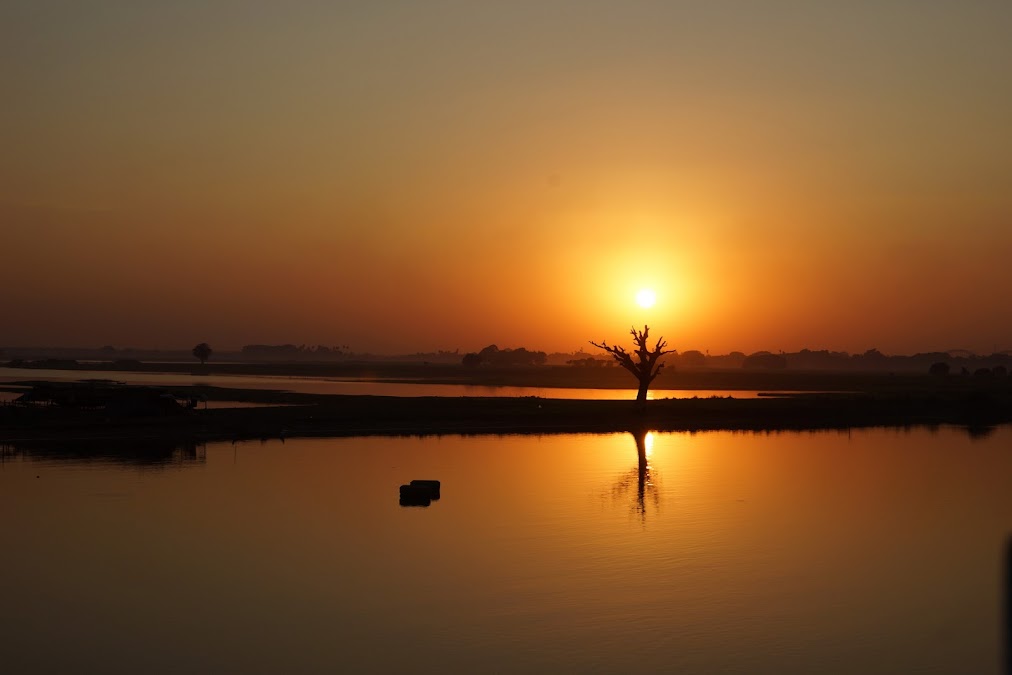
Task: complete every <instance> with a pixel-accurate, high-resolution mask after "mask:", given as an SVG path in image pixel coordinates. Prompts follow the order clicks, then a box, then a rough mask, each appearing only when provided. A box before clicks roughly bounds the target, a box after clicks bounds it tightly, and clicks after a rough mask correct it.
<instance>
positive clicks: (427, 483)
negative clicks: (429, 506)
mask: <svg viewBox="0 0 1012 675" xmlns="http://www.w3.org/2000/svg"><path fill="white" fill-rule="evenodd" d="M411 486H412V487H422V488H425V489H427V490H428V491H429V499H431V500H433V501H435V500H437V499H439V481H438V480H413V481H411Z"/></svg>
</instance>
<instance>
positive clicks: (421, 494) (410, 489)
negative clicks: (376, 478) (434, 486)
mask: <svg viewBox="0 0 1012 675" xmlns="http://www.w3.org/2000/svg"><path fill="white" fill-rule="evenodd" d="M430 494H432V493H431V492H430V491H429V488H427V487H422V486H419V485H402V486H401V506H428V505H429V504H430V503H432V498H431V497H430V496H429V495H430Z"/></svg>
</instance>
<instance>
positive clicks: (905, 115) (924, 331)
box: [0, 0, 1012, 354]
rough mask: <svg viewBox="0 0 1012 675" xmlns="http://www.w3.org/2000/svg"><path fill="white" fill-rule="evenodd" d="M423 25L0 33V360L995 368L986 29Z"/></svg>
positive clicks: (58, 18) (877, 9) (1005, 89)
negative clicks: (577, 358) (808, 354)
mask: <svg viewBox="0 0 1012 675" xmlns="http://www.w3.org/2000/svg"><path fill="white" fill-rule="evenodd" d="M422 4H423V3H411V2H402V1H397V2H386V3H376V4H374V3H335V4H333V5H331V4H329V3H317V2H309V3H299V4H297V5H295V6H293V5H290V4H282V3H270V2H228V1H226V2H213V3H196V2H176V3H136V2H127V1H126V0H110V1H108V2H97V3H79V2H71V1H70V0H53V1H52V2H23V1H21V0H15V1H13V2H8V3H4V5H3V7H2V8H0V53H2V54H3V60H2V63H3V65H0V82H2V83H3V91H4V100H5V104H4V106H3V107H2V108H0V141H2V143H3V148H4V152H3V153H2V155H0V246H2V248H0V262H2V264H0V287H2V288H3V289H4V290H3V302H2V305H0V307H2V310H3V311H2V320H0V346H4V345H6V346H25V345H39V346H72V345H82V346H83V345H90V346H95V347H99V346H102V345H106V344H112V345H116V346H127V345H130V346H135V347H151V348H187V347H188V346H192V345H193V344H194V343H195V342H200V341H206V342H209V343H211V344H212V345H213V346H215V347H216V348H219V349H223V350H225V349H237V348H239V347H240V346H242V345H244V344H250V343H273V344H276V343H288V342H291V343H296V344H298V343H307V344H327V345H336V344H344V345H348V346H349V347H350V348H351V350H352V351H356V352H374V353H409V352H416V351H435V350H437V349H449V350H453V349H457V348H460V349H462V350H463V351H470V350H474V349H480V348H481V347H483V346H485V345H487V344H490V343H496V344H498V345H499V346H501V347H507V346H509V347H519V346H524V347H528V348H532V349H539V350H544V351H549V352H552V351H564V352H568V351H573V350H575V349H578V348H580V347H581V346H582V347H584V348H585V349H587V350H588V351H590V350H591V349H592V348H590V347H589V346H588V345H587V341H588V340H601V339H606V340H608V341H609V342H619V343H622V342H623V341H626V339H627V338H628V335H627V332H626V331H627V330H628V327H629V326H630V325H633V324H635V325H642V324H644V323H649V324H650V325H651V327H652V328H653V329H654V330H655V331H657V333H658V334H661V335H664V336H665V337H666V338H667V339H668V341H669V343H670V346H671V347H672V348H675V349H678V350H679V351H685V350H688V349H700V350H707V349H708V350H710V351H711V352H712V353H714V354H717V353H727V352H729V351H732V350H741V351H744V352H753V351H758V350H770V351H779V350H784V351H796V350H799V349H802V348H811V349H830V350H839V351H848V352H851V353H855V352H863V351H865V350H866V349H869V348H878V349H880V350H881V351H883V352H885V353H891V354H911V353H915V352H927V351H940V350H945V349H953V348H963V349H970V350H974V351H977V352H979V353H990V352H991V351H992V350H994V349H997V350H1008V349H1012V312H1009V311H1008V308H1007V306H1006V305H1007V300H1006V299H1005V298H1004V292H1005V291H1007V289H1009V288H1012V264H1010V263H1012V130H1010V127H1009V120H1012V68H1010V67H1009V64H1012V40H1009V39H1008V36H1009V35H1010V34H1012V3H1008V2H999V1H994V0H973V1H969V2H964V3H950V2H943V1H942V0H920V1H916V0H887V1H885V2H882V1H878V2H870V1H865V0H861V1H855V2H850V3H832V4H830V3H800V2H794V1H789V0H773V1H771V2H766V3H762V7H761V8H760V7H758V6H757V5H758V3H753V2H746V1H744V0H742V1H737V2H736V1H727V2H715V3H706V4H705V5H703V4H702V3H691V2H666V3H662V2H651V1H649V0H630V1H627V2H622V3H618V2H606V1H591V2H587V1H583V2H576V1H575V0H558V1H554V2H537V3H533V2H531V3H528V2H518V3H495V4H488V3H466V2H461V1H454V0H445V1H437V2H431V3H424V7H423V6H421V5H422ZM643 288H649V289H653V290H654V291H656V295H657V302H656V304H655V305H654V306H653V307H651V308H649V309H644V308H642V307H640V306H638V305H637V304H636V302H635V301H634V298H635V296H636V293H637V291H639V290H640V289H643Z"/></svg>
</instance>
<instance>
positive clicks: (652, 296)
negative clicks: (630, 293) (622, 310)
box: [636, 288, 657, 309]
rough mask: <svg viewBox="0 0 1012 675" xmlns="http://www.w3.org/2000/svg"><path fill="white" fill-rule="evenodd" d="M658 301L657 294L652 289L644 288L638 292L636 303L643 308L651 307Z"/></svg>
mask: <svg viewBox="0 0 1012 675" xmlns="http://www.w3.org/2000/svg"><path fill="white" fill-rule="evenodd" d="M655 302H657V294H656V293H654V292H653V290H652V289H649V288H642V289H640V291H639V292H638V293H636V304H637V305H639V306H640V307H642V308H643V309H649V308H650V307H653V306H654V303H655Z"/></svg>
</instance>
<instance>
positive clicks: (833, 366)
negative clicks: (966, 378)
mask: <svg viewBox="0 0 1012 675" xmlns="http://www.w3.org/2000/svg"><path fill="white" fill-rule="evenodd" d="M664 360H665V362H666V363H668V364H669V365H671V366H674V367H677V368H688V369H693V368H714V369H721V368H747V369H767V370H781V369H790V370H826V371H885V372H908V373H916V372H920V373H927V372H930V373H932V374H934V375H943V374H949V373H950V372H951V373H953V374H957V373H958V374H966V375H978V376H980V377H984V376H985V372H984V371H987V373H986V374H990V375H993V376H996V377H1004V376H1006V375H1007V374H1008V372H1009V370H1012V354H1009V353H1007V352H996V353H994V354H990V355H976V354H969V353H966V352H953V353H949V352H926V353H919V354H913V355H897V356H890V355H887V354H883V353H882V352H881V351H879V350H878V349H869V350H867V351H865V352H862V353H860V354H849V353H847V352H837V351H830V350H826V349H823V350H818V351H816V350H811V349H802V350H800V351H797V352H778V353H774V352H770V351H758V352H753V353H752V354H745V353H743V352H731V353H730V354H721V355H714V356H711V355H710V354H704V353H703V352H700V351H698V350H694V349H692V350H687V351H684V352H680V353H675V354H669V355H667V356H665V357H664ZM569 365H571V366H584V365H586V364H585V363H584V362H582V361H578V360H573V361H571V362H569Z"/></svg>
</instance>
